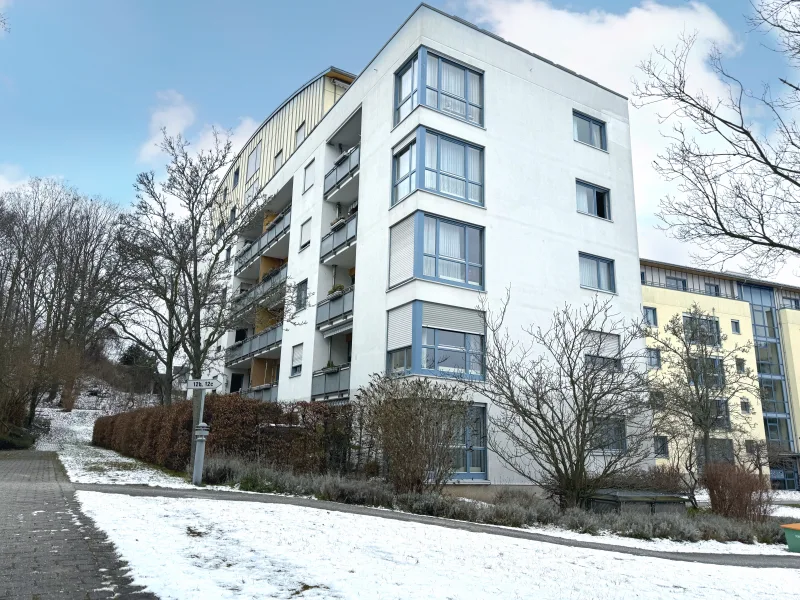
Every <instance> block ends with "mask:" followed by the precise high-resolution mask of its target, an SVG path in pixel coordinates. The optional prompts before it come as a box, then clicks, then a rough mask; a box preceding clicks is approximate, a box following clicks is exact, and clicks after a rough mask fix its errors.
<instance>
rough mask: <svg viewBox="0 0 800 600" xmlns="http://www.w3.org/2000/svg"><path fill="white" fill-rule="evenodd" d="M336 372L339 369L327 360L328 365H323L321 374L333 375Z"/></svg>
mask: <svg viewBox="0 0 800 600" xmlns="http://www.w3.org/2000/svg"><path fill="white" fill-rule="evenodd" d="M338 370H339V367H337V366H336V365H335V364H333V361H332V360H328V364H327V365H325V367H324V368H323V369H322V372H323V373H335V372H336V371H338Z"/></svg>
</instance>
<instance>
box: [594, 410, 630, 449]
mask: <svg viewBox="0 0 800 600" xmlns="http://www.w3.org/2000/svg"><path fill="white" fill-rule="evenodd" d="M603 423H617V425H619V424H620V423H621V424H622V438H620V439H621V441H622V444H621V447H619V448H618V447H613V446H597V447H596V448H595V449H594V450H593V451H592V452H593V453H594V454H622V453H624V452H626V451H627V450H628V424H627V422H626V421H625V417H621V416H612V417H598V418H596V419H593V420H592V427H593V428H599V427H601V426H602V424H603ZM592 433H593V434H594V433H595V432H594V431H593V432H592ZM592 437H594V435H593V436H592ZM599 441H600V440H598V443H599Z"/></svg>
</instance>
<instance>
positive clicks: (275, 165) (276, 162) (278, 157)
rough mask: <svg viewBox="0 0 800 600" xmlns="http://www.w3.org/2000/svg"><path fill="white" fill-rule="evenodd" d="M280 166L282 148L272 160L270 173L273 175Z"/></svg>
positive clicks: (281, 162) (281, 164) (281, 163)
mask: <svg viewBox="0 0 800 600" xmlns="http://www.w3.org/2000/svg"><path fill="white" fill-rule="evenodd" d="M282 166H283V150H279V151H278V153H277V154H276V155H275V158H274V159H273V161H272V174H273V175H274V174H275V173H277V172H278V169H280V168H281V167H282Z"/></svg>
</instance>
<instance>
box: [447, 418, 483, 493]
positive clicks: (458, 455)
mask: <svg viewBox="0 0 800 600" xmlns="http://www.w3.org/2000/svg"><path fill="white" fill-rule="evenodd" d="M452 452H453V470H454V473H453V478H454V479H485V478H486V407H484V406H470V407H469V409H467V418H466V421H465V423H464V430H463V431H462V432H459V434H458V435H457V436H456V438H455V439H454V440H453V449H452Z"/></svg>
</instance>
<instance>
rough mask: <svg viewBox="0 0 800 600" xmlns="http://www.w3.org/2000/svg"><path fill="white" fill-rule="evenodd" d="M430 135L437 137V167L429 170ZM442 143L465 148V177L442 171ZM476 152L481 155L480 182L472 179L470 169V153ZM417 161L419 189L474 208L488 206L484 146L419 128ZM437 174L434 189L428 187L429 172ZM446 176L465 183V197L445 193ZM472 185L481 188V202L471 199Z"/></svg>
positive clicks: (433, 130) (425, 128)
mask: <svg viewBox="0 0 800 600" xmlns="http://www.w3.org/2000/svg"><path fill="white" fill-rule="evenodd" d="M428 135H431V136H435V137H436V167H435V168H429V167H428V165H427V163H426V161H425V157H426V156H427V152H428ZM442 141H447V142H449V143H451V144H456V145H458V146H462V147H463V148H464V175H463V176H461V175H457V174H455V173H450V172H449V171H444V170H442ZM470 149H471V150H476V151H477V152H478V153H479V155H480V163H481V165H480V180H477V179H472V178H471V175H472V174H471V173H470V168H469V154H470V153H469V151H470ZM417 161H418V162H419V165H418V166H417V169H416V172H417V189H420V190H425V191H426V192H431V193H434V194H439V195H441V196H444V197H445V198H451V199H453V200H457V201H459V202H466V203H467V204H472V205H473V206H485V205H486V178H485V172H486V153H485V148H483V147H482V146H478V145H476V144H472V143H470V142H468V141H466V140H462V139H459V138H455V137H452V136H450V135H447V134H445V133H441V132H440V131H437V130H435V129H430V128H427V127H419V128H418V129H417ZM429 171H430V172H431V173H435V174H436V184H435V186H434V187H428V185H427V183H426V179H427V177H426V175H427V173H428V172H429ZM443 174H444V176H445V177H449V178H450V179H458V180H460V181H463V182H464V196H463V197H461V196H457V195H455V194H452V193H450V192H445V191H443V190H442V189H441V188H442V175H443ZM470 185H474V186H478V187H479V188H480V201H475V200H471V199H470V193H469V192H470Z"/></svg>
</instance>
